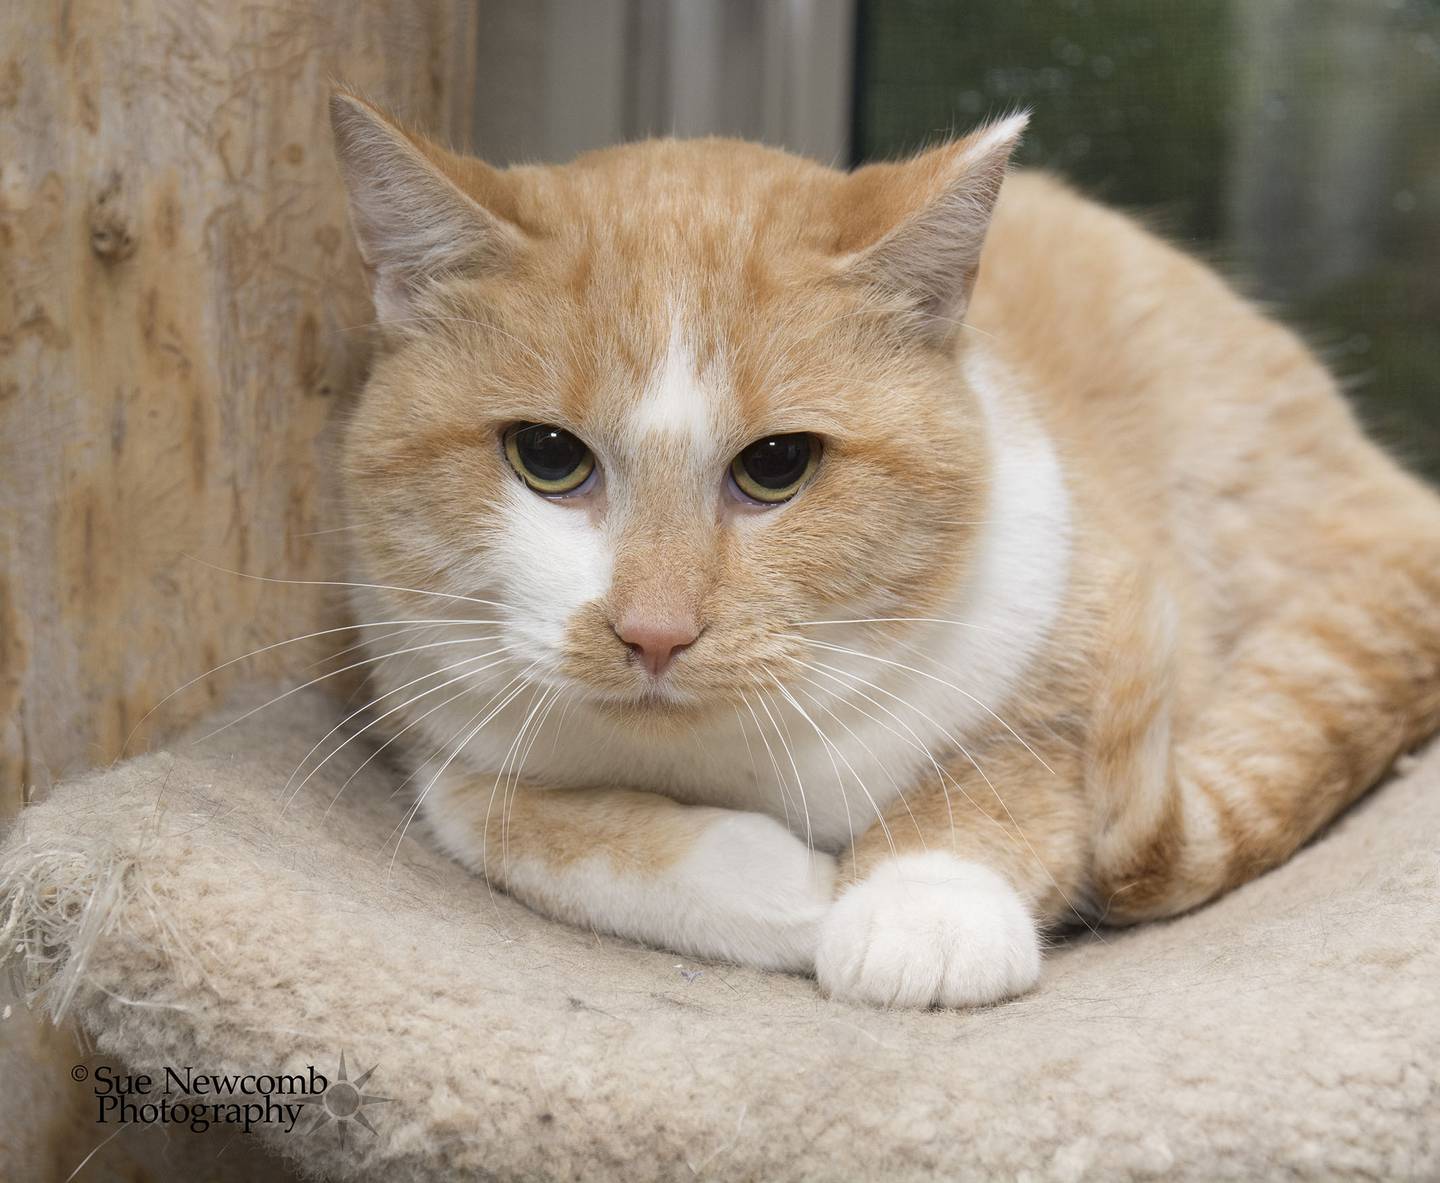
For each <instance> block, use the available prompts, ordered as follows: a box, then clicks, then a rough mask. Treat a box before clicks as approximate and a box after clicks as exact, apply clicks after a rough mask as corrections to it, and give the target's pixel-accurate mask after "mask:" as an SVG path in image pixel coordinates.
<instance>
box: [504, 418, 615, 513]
mask: <svg viewBox="0 0 1440 1183" xmlns="http://www.w3.org/2000/svg"><path fill="white" fill-rule="evenodd" d="M505 457H506V459H508V460H509V461H510V467H511V468H513V469H514V470H515V471H516V472H517V473H519V474H520V479H521V480H523V481H524V482H525V483H526V484H527V485H529V486H530V487H531V488H532V489H534V490H535V492H537V493H541V494H543V495H545V496H546V497H563V496H565V494H567V493H573V492H575V491H576V490H577V489H579V488H580V486H581V485H583V484H584V483H585V482H586V481H588V480H589V479H590V474H591V473H593V472H594V471H595V456H594V454H593V453H592V452H591V451H590V449H589V448H587V447H586V446H585V445H584V444H582V443H581V442H580V441H579V440H578V439H576V438H575V436H573V435H571V434H570V432H568V431H566V430H565V429H564V428H563V427H554V426H552V425H551V424H548V423H521V424H518V425H516V426H515V427H512V428H510V430H509V431H507V432H506V433H505Z"/></svg>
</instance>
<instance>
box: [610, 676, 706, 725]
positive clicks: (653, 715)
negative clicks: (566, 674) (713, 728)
mask: <svg viewBox="0 0 1440 1183" xmlns="http://www.w3.org/2000/svg"><path fill="white" fill-rule="evenodd" d="M583 701H584V702H585V703H586V705H587V706H589V707H590V708H591V709H592V710H593V711H595V712H596V713H597V714H600V715H603V716H604V717H605V718H607V719H609V720H611V721H613V722H616V723H623V724H625V725H627V726H630V727H645V726H649V727H666V726H672V725H673V726H683V725H689V724H693V723H694V721H695V720H696V719H698V718H700V717H702V716H704V715H707V714H709V713H710V712H711V711H713V710H714V709H715V708H716V707H717V705H718V704H717V703H716V702H714V701H713V700H711V699H708V698H701V697H699V696H696V695H692V694H683V693H680V692H677V691H674V690H671V689H669V688H668V687H664V686H651V687H646V688H645V689H643V690H640V691H638V692H637V693H634V694H619V693H616V692H615V691H613V690H590V691H588V692H587V693H585V694H584V695H583Z"/></svg>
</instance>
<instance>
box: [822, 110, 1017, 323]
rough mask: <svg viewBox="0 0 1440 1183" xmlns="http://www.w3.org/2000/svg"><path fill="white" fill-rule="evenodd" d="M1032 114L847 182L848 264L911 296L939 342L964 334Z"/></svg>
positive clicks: (876, 166) (845, 228)
mask: <svg viewBox="0 0 1440 1183" xmlns="http://www.w3.org/2000/svg"><path fill="white" fill-rule="evenodd" d="M1029 120H1030V116H1029V114H1028V113H1021V114H1018V115H1012V116H1010V117H1009V118H1007V119H1002V120H1000V121H998V122H996V123H991V124H989V125H987V126H985V127H982V128H980V129H979V130H978V131H975V132H972V133H971V134H970V135H968V136H966V137H965V138H964V139H960V140H955V141H953V142H951V143H948V144H943V145H941V146H940V147H938V148H934V149H931V150H930V151H928V152H925V153H922V154H921V155H919V156H917V157H915V158H914V159H913V160H907V161H904V162H901V163H898V164H873V165H868V166H866V167H865V168H861V169H857V170H856V171H855V173H854V174H852V175H851V177H850V178H849V179H848V180H847V181H846V184H845V186H844V193H843V200H844V203H845V206H846V208H845V209H844V211H843V213H842V217H843V218H844V222H843V223H842V225H843V229H842V242H844V243H845V245H846V246H847V247H848V248H849V250H848V251H847V253H848V255H849V258H848V259H847V267H848V269H849V270H850V271H851V273H852V274H854V275H855V276H856V277H857V278H859V279H861V280H862V281H864V282H868V283H874V284H876V285H877V286H879V287H882V288H884V289H886V290H887V291H890V292H892V293H894V294H897V295H899V296H900V297H901V298H902V299H904V300H905V301H906V302H907V303H908V304H909V305H910V307H911V308H912V309H913V311H914V312H915V314H916V317H917V323H918V326H919V329H920V331H921V332H922V333H923V334H924V335H925V336H926V337H927V338H928V339H930V340H932V341H934V342H936V343H938V344H944V343H946V342H948V341H949V340H951V339H952V338H953V337H954V336H955V334H956V333H957V332H958V331H959V326H960V321H961V320H962V319H963V317H964V316H965V309H966V307H967V306H968V305H969V302H970V293H971V291H972V290H973V288H974V286H975V278H976V276H977V275H978V274H979V271H980V251H981V248H982V247H983V246H984V244H985V233H986V231H987V230H988V229H989V228H990V217H991V215H992V214H993V213H994V211H995V202H996V200H997V199H998V198H999V196H1000V186H1001V183H1002V182H1003V181H1004V179H1005V169H1006V167H1007V166H1008V165H1009V162H1010V155H1011V153H1013V152H1014V150H1015V146H1016V144H1017V143H1019V140H1020V135H1021V133H1022V132H1023V131H1024V130H1025V125H1026V124H1027V123H1028V122H1029Z"/></svg>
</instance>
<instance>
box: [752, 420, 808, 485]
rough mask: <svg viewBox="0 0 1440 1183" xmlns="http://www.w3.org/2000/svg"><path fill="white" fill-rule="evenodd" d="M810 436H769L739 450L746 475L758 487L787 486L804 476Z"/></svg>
mask: <svg viewBox="0 0 1440 1183" xmlns="http://www.w3.org/2000/svg"><path fill="white" fill-rule="evenodd" d="M810 447H811V443H810V437H809V436H808V435H805V434H804V433H803V432H801V433H796V434H794V435H769V436H766V437H765V438H764V439H762V440H756V441H755V442H754V443H753V444H751V445H750V446H749V447H748V448H746V449H745V450H744V451H743V452H741V453H740V463H741V464H742V465H743V466H744V468H745V472H746V474H747V475H748V476H749V477H750V479H751V480H753V481H754V482H755V483H756V484H757V485H759V486H760V487H761V488H762V489H787V488H789V487H790V486H791V485H793V484H794V483H795V482H796V481H798V480H799V479H800V478H801V477H802V476H804V475H805V466H806V465H807V464H809V463H810Z"/></svg>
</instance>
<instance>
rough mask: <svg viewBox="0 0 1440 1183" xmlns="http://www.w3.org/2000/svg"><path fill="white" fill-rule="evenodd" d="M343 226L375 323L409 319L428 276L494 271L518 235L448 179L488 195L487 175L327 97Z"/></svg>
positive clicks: (493, 182)
mask: <svg viewBox="0 0 1440 1183" xmlns="http://www.w3.org/2000/svg"><path fill="white" fill-rule="evenodd" d="M330 125H331V127H332V129H333V130H334V133H335V153H336V155H337V156H338V157H339V160H340V171H341V173H342V174H343V176H344V178H345V188H346V190H347V192H348V193H349V197H350V221H351V225H352V226H353V227H354V230H355V239H356V243H357V245H358V246H359V248H360V257H361V259H362V260H364V263H365V267H366V270H367V271H368V272H369V274H370V285H371V292H372V294H373V296H374V300H375V313H376V316H377V317H378V319H379V320H380V321H381V322H388V321H401V320H404V319H406V318H407V317H410V316H412V315H413V314H414V310H415V301H416V297H417V296H418V295H419V293H420V292H422V291H423V290H424V288H425V287H426V285H427V284H429V283H431V282H432V281H434V280H435V279H438V278H440V277H443V276H446V275H453V274H456V273H465V272H476V271H479V270H481V269H484V268H488V267H499V266H503V265H504V263H505V260H506V259H507V258H508V257H509V256H510V255H511V254H512V253H513V252H514V251H515V249H516V248H517V247H518V246H519V245H520V242H521V238H522V235H521V232H520V231H519V229H518V228H517V227H516V226H515V225H513V224H512V223H511V222H508V221H506V220H505V219H504V218H503V217H501V216H499V215H497V214H495V213H493V212H492V211H491V210H489V209H487V208H485V207H484V206H482V205H481V204H480V203H479V202H477V201H475V200H474V199H473V198H472V197H470V196H469V195H468V194H467V193H466V192H465V191H464V190H462V189H461V187H460V184H459V183H458V182H459V180H460V179H461V178H460V176H459V175H458V174H460V170H461V169H462V168H463V169H464V179H465V180H466V181H468V182H471V186H472V187H473V184H474V183H475V182H477V181H478V182H481V184H482V187H484V188H491V189H498V188H499V187H500V186H501V185H502V184H503V183H502V182H501V179H500V174H499V172H498V171H497V170H495V169H492V168H489V167H488V166H487V165H484V164H481V163H480V162H479V161H472V160H465V161H463V162H462V161H460V160H459V158H457V157H453V156H451V155H450V154H449V153H448V152H445V151H444V150H443V149H441V148H438V147H436V146H435V145H433V144H430V143H428V142H426V141H424V140H422V139H420V137H418V136H415V135H412V134H411V133H409V132H406V131H404V130H402V129H401V128H400V127H398V126H396V125H395V124H394V123H392V122H391V121H390V120H389V119H387V118H386V117H385V116H384V115H382V114H381V113H380V112H379V111H378V110H377V109H376V108H374V107H372V106H371V105H370V104H369V103H367V102H365V101H364V100H363V99H359V98H357V97H355V96H354V95H351V94H347V93H345V92H343V91H342V92H338V93H336V94H335V95H333V96H332V97H331V99H330Z"/></svg>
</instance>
